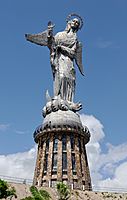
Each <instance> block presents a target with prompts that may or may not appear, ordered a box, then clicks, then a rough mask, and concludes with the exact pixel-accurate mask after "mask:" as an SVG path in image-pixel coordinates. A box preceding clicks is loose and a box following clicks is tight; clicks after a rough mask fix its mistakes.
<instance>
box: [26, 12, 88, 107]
mask: <svg viewBox="0 0 127 200" xmlns="http://www.w3.org/2000/svg"><path fill="white" fill-rule="evenodd" d="M71 18H72V19H71ZM82 26H83V21H82V18H81V17H80V16H79V15H77V14H70V15H69V16H68V17H67V25H66V28H65V30H64V31H62V32H58V33H57V34H56V35H53V27H54V25H53V24H52V23H51V22H49V23H48V28H47V30H46V31H44V32H41V33H38V34H26V35H25V37H26V39H27V40H28V41H30V42H33V43H35V44H38V45H41V46H47V47H48V48H49V50H50V63H51V68H52V74H53V82H54V99H57V98H58V96H59V98H60V99H61V100H63V101H64V102H66V104H67V103H69V105H73V106H72V107H75V110H76V108H77V110H79V109H80V108H81V104H78V103H77V104H74V103H73V98H74V93H75V85H76V73H75V67H74V64H75V63H76V65H77V66H78V68H79V71H80V72H81V74H82V75H84V73H83V66H82V45H81V43H80V42H79V40H78V38H77V31H78V30H79V29H81V28H82ZM72 110H73V109H72Z"/></svg>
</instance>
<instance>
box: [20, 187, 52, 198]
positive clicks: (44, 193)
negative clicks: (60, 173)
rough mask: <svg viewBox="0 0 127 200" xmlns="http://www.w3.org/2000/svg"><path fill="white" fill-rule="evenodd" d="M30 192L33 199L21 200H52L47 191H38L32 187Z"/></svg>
mask: <svg viewBox="0 0 127 200" xmlns="http://www.w3.org/2000/svg"><path fill="white" fill-rule="evenodd" d="M30 192H31V194H32V197H31V196H29V197H26V198H24V199H21V200H49V199H50V198H51V197H50V195H49V193H48V192H47V191H46V190H42V189H41V190H38V189H37V188H36V187H35V186H31V187H30Z"/></svg>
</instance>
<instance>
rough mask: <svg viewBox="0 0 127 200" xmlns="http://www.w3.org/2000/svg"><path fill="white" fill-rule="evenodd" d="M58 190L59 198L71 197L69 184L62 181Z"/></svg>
mask: <svg viewBox="0 0 127 200" xmlns="http://www.w3.org/2000/svg"><path fill="white" fill-rule="evenodd" d="M57 192H58V194H59V200H67V199H69V197H70V191H69V189H68V186H67V185H66V184H64V183H62V182H60V183H57Z"/></svg>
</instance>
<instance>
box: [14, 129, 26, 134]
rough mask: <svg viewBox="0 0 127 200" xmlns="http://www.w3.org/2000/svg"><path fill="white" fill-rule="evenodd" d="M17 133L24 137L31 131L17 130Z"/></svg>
mask: <svg viewBox="0 0 127 200" xmlns="http://www.w3.org/2000/svg"><path fill="white" fill-rule="evenodd" d="M15 133H17V134H19V135H24V134H27V133H29V131H25V130H23V131H22V130H15Z"/></svg>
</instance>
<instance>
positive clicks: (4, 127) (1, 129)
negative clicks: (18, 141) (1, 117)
mask: <svg viewBox="0 0 127 200" xmlns="http://www.w3.org/2000/svg"><path fill="white" fill-rule="evenodd" d="M9 127H10V124H0V131H6V130H7V129H8V128H9Z"/></svg>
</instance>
